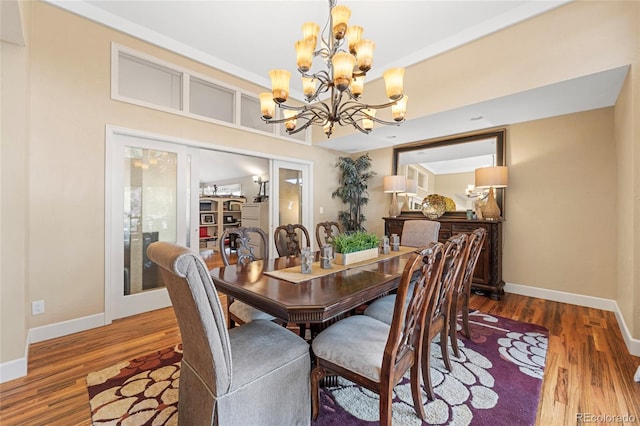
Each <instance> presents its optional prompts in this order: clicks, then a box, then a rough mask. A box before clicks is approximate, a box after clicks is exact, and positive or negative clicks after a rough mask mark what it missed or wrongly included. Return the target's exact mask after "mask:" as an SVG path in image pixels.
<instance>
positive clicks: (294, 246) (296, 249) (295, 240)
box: [273, 223, 311, 256]
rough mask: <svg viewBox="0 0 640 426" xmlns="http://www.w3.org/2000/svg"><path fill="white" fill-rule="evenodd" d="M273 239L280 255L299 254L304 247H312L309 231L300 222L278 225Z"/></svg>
mask: <svg viewBox="0 0 640 426" xmlns="http://www.w3.org/2000/svg"><path fill="white" fill-rule="evenodd" d="M273 240H274V243H275V245H276V250H277V252H278V256H298V255H300V252H301V250H302V249H303V248H305V247H311V240H310V239H309V231H307V228H305V227H304V225H300V224H299V223H296V224H291V223H290V224H288V225H280V226H278V227H277V228H276V229H275V231H274V232H273ZM303 240H304V241H303Z"/></svg>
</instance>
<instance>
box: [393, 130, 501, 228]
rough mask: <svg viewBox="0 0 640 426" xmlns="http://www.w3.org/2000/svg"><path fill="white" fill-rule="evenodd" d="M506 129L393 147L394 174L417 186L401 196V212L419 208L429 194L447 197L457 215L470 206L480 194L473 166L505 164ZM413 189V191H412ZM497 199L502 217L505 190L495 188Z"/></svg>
mask: <svg viewBox="0 0 640 426" xmlns="http://www.w3.org/2000/svg"><path fill="white" fill-rule="evenodd" d="M505 133H506V130H505V129H498V130H491V131H487V132H481V133H473V134H465V135H460V136H452V137H448V138H441V139H434V140H427V141H421V142H416V143H411V144H407V145H400V146H397V147H395V148H394V149H393V171H394V174H398V175H404V176H406V178H407V179H413V180H414V181H415V183H416V185H415V186H414V187H413V188H412V190H411V191H408V194H404V195H402V194H401V195H400V198H402V197H403V196H404V207H403V211H407V210H410V211H419V210H420V205H421V202H422V199H423V198H424V197H425V196H426V195H428V194H440V195H444V196H446V197H449V198H450V199H451V200H453V202H454V203H455V209H453V211H448V212H447V213H445V215H459V214H462V213H463V212H465V211H466V210H467V209H473V206H474V202H475V200H476V199H477V197H478V196H481V193H480V192H479V191H477V190H475V189H474V186H475V169H478V168H480V167H489V166H505V165H506V164H505V136H506V135H505ZM414 191H415V193H414ZM496 200H497V202H498V206H499V207H500V210H501V211H502V212H503V213H502V214H503V216H504V205H503V204H504V189H503V188H500V189H496Z"/></svg>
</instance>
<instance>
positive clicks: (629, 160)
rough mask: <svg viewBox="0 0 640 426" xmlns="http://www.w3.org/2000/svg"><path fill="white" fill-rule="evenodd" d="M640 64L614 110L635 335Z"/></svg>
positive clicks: (621, 293)
mask: <svg viewBox="0 0 640 426" xmlns="http://www.w3.org/2000/svg"><path fill="white" fill-rule="evenodd" d="M639 14H640V12H639ZM638 38H639V39H640V30H639V31H638ZM638 49H640V42H639V43H638ZM638 58H640V52H639V54H638ZM637 65H638V62H636V67H635V68H633V69H632V70H631V72H630V74H629V75H628V76H627V79H626V80H625V83H624V86H623V88H622V91H621V93H620V97H619V98H618V102H617V105H616V113H615V134H616V154H617V158H616V164H617V193H618V194H619V196H618V198H617V203H616V216H617V220H618V229H617V253H618V257H617V271H618V276H617V291H618V293H617V297H616V300H617V302H618V305H619V306H620V311H621V312H622V315H623V317H624V318H625V322H626V323H627V325H628V326H629V327H630V328H631V329H632V330H633V331H634V332H635V334H636V335H637V334H638V333H639V332H640V262H639V261H638V260H639V258H640V148H639V147H640V120H638V116H640V67H638V66H637Z"/></svg>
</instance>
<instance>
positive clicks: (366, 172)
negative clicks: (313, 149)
mask: <svg viewBox="0 0 640 426" xmlns="http://www.w3.org/2000/svg"><path fill="white" fill-rule="evenodd" d="M336 167H337V168H338V169H340V172H341V173H340V181H339V182H340V187H339V188H338V189H336V190H335V191H334V192H333V193H332V194H331V197H334V198H335V197H339V198H340V199H341V200H342V202H343V203H345V204H348V205H349V209H348V210H343V211H341V212H339V213H338V219H339V220H340V222H342V228H343V229H344V230H345V231H346V232H349V231H365V228H364V226H362V224H363V223H364V221H365V220H366V218H365V217H364V214H362V208H363V207H364V206H365V205H366V204H367V203H368V202H369V194H368V192H367V181H368V180H369V179H370V178H371V177H372V176H375V174H376V172H374V171H371V170H370V169H371V158H370V157H369V154H364V155H361V156H360V157H358V158H356V159H355V160H354V159H352V158H350V157H338V162H337V163H336Z"/></svg>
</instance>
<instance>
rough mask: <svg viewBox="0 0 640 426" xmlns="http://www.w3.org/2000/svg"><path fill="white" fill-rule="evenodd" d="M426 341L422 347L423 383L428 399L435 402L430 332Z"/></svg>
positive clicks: (426, 335) (426, 334)
mask: <svg viewBox="0 0 640 426" xmlns="http://www.w3.org/2000/svg"><path fill="white" fill-rule="evenodd" d="M425 337H426V339H424V341H423V342H424V344H423V347H422V368H421V370H422V382H423V383H424V390H425V392H426V393H427V399H428V400H429V401H433V399H434V393H433V385H432V384H431V338H430V337H429V336H428V330H427V332H426V333H425Z"/></svg>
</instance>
